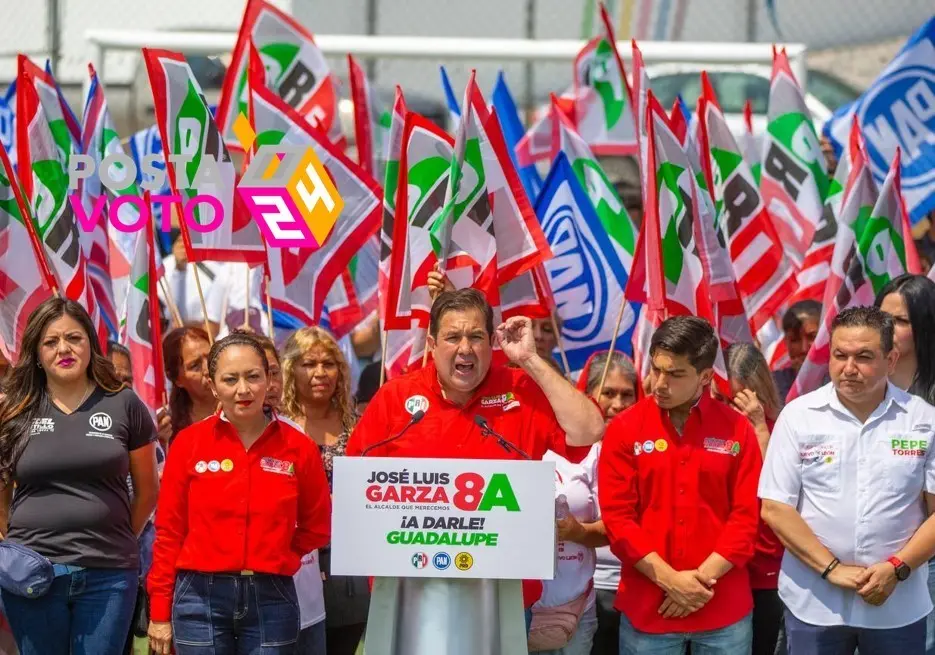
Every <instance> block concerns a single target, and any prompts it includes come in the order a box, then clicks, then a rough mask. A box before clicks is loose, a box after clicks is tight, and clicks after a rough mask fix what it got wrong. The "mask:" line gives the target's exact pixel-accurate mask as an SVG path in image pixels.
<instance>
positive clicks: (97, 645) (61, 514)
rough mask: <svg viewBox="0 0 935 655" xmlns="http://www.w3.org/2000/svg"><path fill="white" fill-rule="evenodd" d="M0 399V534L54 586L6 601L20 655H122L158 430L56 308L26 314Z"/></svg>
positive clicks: (151, 502)
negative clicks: (45, 567) (44, 569)
mask: <svg viewBox="0 0 935 655" xmlns="http://www.w3.org/2000/svg"><path fill="white" fill-rule="evenodd" d="M4 390H5V392H6V396H5V397H4V398H3V400H2V401H0V485H2V488H3V491H2V502H0V531H2V532H3V533H4V538H5V539H8V540H9V541H11V542H15V543H17V544H20V545H22V546H25V547H27V548H30V549H32V550H34V551H36V552H37V553H39V554H40V555H43V556H45V557H47V558H48V559H49V560H51V561H52V563H53V565H54V567H53V571H54V575H55V578H54V581H53V583H52V586H51V588H50V589H49V590H48V592H47V593H46V594H45V595H43V596H41V597H39V598H30V597H24V596H19V595H17V594H15V593H11V592H10V591H7V590H6V589H4V590H3V591H2V596H3V605H4V608H5V611H6V615H7V618H8V620H9V622H10V626H11V627H12V629H13V635H14V637H15V639H16V642H17V645H18V647H19V651H20V653H21V654H22V655H59V654H61V655H68V654H69V653H71V654H72V655H84V654H88V655H91V654H94V655H100V654H103V655H108V654H113V655H117V654H118V653H121V652H122V651H123V646H124V640H125V639H126V636H127V633H128V631H129V628H130V620H131V618H132V612H133V608H134V603H135V600H136V592H137V585H138V579H137V576H138V574H139V548H138V545H137V536H138V535H139V534H140V532H141V531H142V529H143V527H144V526H145V524H146V521H147V520H148V519H149V516H150V514H151V513H152V510H153V508H154V507H155V504H156V493H157V488H158V480H157V475H156V457H155V444H154V443H153V441H154V440H155V436H156V429H155V426H154V425H153V421H152V419H151V417H150V415H149V412H148V411H147V409H146V407H145V405H143V403H142V401H140V399H139V398H138V397H137V396H136V394H135V393H133V391H132V390H131V389H129V388H128V387H126V386H125V385H123V384H122V383H121V382H120V381H119V380H118V379H117V376H116V373H115V372H114V367H113V365H112V364H111V363H110V361H108V359H107V358H106V357H105V356H104V353H103V352H102V351H101V347H100V344H99V343H98V341H97V338H96V331H95V330H94V325H93V323H92V322H91V318H90V317H89V316H88V314H87V312H86V311H85V309H84V308H83V307H82V306H81V305H79V304H78V303H76V302H74V301H71V300H65V299H62V298H51V299H49V300H47V301H45V302H44V303H42V304H41V305H39V307H37V308H36V310H35V311H34V312H33V313H32V314H31V315H30V317H29V320H28V322H27V324H26V329H25V331H24V333H23V340H22V348H21V351H20V356H19V361H18V362H17V363H16V365H15V366H14V367H13V369H12V370H11V371H10V374H9V377H8V379H7V384H6V385H5V388H4ZM128 475H129V477H130V480H131V482H132V486H133V494H132V497H131V494H130V492H129V488H128V486H127V476H128ZM14 486H15V487H16V494H15V495H14V494H13V488H14ZM7 525H9V529H7Z"/></svg>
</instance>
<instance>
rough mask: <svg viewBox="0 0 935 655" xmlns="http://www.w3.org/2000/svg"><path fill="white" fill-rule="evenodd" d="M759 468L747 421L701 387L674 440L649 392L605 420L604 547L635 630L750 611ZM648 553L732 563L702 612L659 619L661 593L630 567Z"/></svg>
mask: <svg viewBox="0 0 935 655" xmlns="http://www.w3.org/2000/svg"><path fill="white" fill-rule="evenodd" d="M761 464H762V458H761V457H760V450H759V447H758V445H757V441H756V434H755V433H754V431H753V427H752V426H751V425H750V422H749V421H748V420H747V419H746V418H745V417H744V416H743V415H741V414H739V413H737V412H735V411H734V410H732V409H731V408H729V407H727V406H726V405H724V404H722V403H720V402H718V401H716V400H714V399H712V398H711V397H710V396H709V394H707V393H704V394H702V397H701V399H700V400H699V402H698V404H697V405H695V407H694V408H692V410H691V413H690V415H689V418H688V421H687V422H686V424H685V428H684V430H683V434H682V435H681V436H680V435H679V434H678V432H676V430H675V428H674V427H673V426H672V423H671V421H670V420H669V416H668V412H666V411H664V410H661V409H659V407H658V406H657V405H656V401H655V399H654V398H652V397H649V398H644V399H643V400H641V401H640V402H638V403H637V404H636V405H634V406H633V407H631V408H630V409H628V410H626V411H625V412H623V413H622V414H621V415H620V416H618V417H617V418H615V419H614V420H613V421H611V423H610V425H609V426H608V428H607V434H606V435H605V436H604V446H603V448H602V451H601V459H600V462H599V464H598V477H599V479H600V490H599V492H598V493H599V499H598V500H599V502H600V506H601V515H602V517H603V519H604V525H605V527H606V528H607V536H608V538H609V539H610V548H611V550H612V551H613V553H614V554H615V555H617V557H619V558H620V560H621V561H622V562H623V567H622V569H621V576H620V587H619V588H618V590H617V600H616V603H615V607H616V608H617V609H618V610H620V611H621V612H623V613H624V614H625V615H626V617H627V619H629V621H630V623H632V624H633V626H634V627H635V628H636V629H637V630H639V631H641V632H649V633H659V634H661V633H672V632H701V631H707V630H716V629H719V628H723V627H726V626H728V625H731V624H732V623H736V622H737V621H739V620H740V619H742V618H743V617H744V616H746V615H747V614H748V613H749V612H750V611H751V610H752V608H753V597H752V595H751V593H750V579H749V576H748V574H747V562H749V560H750V558H751V557H752V556H753V543H754V539H755V538H756V534H757V523H758V518H759V503H758V501H757V496H756V489H757V482H758V478H759V474H760V466H761ZM652 552H656V553H657V554H658V555H659V556H660V557H662V559H664V560H665V561H666V562H668V564H669V565H670V566H671V567H672V568H674V569H675V570H676V571H685V570H691V569H695V568H697V567H698V566H700V565H701V563H702V562H704V560H705V559H707V557H708V556H709V555H710V554H711V553H712V552H717V553H718V554H719V555H721V556H723V557H724V558H726V559H727V560H728V561H730V562H731V563H732V564H733V565H734V567H733V568H732V569H731V570H730V571H729V572H728V573H727V574H726V575H725V576H724V577H723V578H721V579H720V580H718V582H717V585H715V587H714V597H713V598H712V599H711V600H710V601H708V603H707V604H706V605H705V606H704V607H702V608H701V609H700V610H698V611H697V612H694V613H692V614H689V615H688V616H687V617H685V618H681V619H664V618H662V616H661V615H660V614H659V613H658V610H659V606H660V605H662V602H663V600H664V598H665V594H664V592H663V591H662V589H660V588H659V587H658V586H656V585H655V584H654V583H653V582H652V581H650V579H649V578H647V577H646V576H644V575H643V574H641V573H639V572H638V571H637V570H636V569H635V568H634V567H633V565H634V564H635V563H636V562H638V561H639V560H641V559H643V558H644V557H645V556H646V555H648V554H649V553H652Z"/></svg>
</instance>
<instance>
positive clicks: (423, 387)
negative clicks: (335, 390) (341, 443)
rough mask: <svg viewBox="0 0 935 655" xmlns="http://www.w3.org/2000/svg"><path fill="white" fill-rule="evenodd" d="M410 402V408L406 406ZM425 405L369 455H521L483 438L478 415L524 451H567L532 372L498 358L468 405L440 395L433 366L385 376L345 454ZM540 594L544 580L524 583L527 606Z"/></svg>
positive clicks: (390, 429) (389, 431)
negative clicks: (392, 377) (416, 417)
mask: <svg viewBox="0 0 935 655" xmlns="http://www.w3.org/2000/svg"><path fill="white" fill-rule="evenodd" d="M407 403H408V406H407ZM418 409H422V410H424V411H425V416H424V417H423V418H422V420H421V421H419V422H418V423H416V424H415V425H413V426H412V427H411V428H409V429H408V430H407V431H406V433H405V434H404V435H403V436H402V437H400V438H399V439H396V440H394V441H392V442H390V443H388V444H386V445H384V446H379V447H377V448H374V449H373V450H371V451H370V452H368V453H367V455H368V456H370V455H372V456H375V457H438V458H445V459H521V457H520V456H519V455H516V454H514V453H512V452H507V451H506V450H504V449H503V447H501V446H500V445H499V444H498V443H497V442H496V440H495V439H494V438H493V437H483V436H482V435H481V430H480V428H479V427H477V425H476V424H475V423H474V416H475V415H478V414H479V415H480V416H483V417H484V418H485V419H486V420H487V423H488V425H490V427H491V428H492V429H493V430H495V431H497V432H499V433H500V434H502V435H503V436H504V437H505V438H507V439H509V440H510V441H511V442H512V443H513V444H514V445H516V446H518V447H519V448H520V449H522V450H523V451H525V452H526V453H527V454H528V455H529V456H530V457H531V458H532V459H536V460H538V459H542V456H543V455H544V454H545V452H546V451H547V450H551V451H553V452H555V453H559V454H561V455H564V454H565V452H566V446H565V432H564V431H563V430H562V428H561V426H560V425H559V424H558V420H557V419H556V418H555V413H554V412H553V411H552V407H551V405H549V401H548V399H547V398H546V397H545V394H543V393H542V390H541V389H540V388H539V385H537V384H536V383H535V382H534V381H533V380H532V378H530V377H529V376H528V375H526V373H524V372H523V371H521V370H519V369H514V368H509V367H507V366H502V365H499V364H492V365H491V367H490V371H489V372H488V373H487V377H486V378H484V381H483V382H482V383H481V385H480V387H478V389H477V391H475V392H474V395H473V396H472V397H471V399H470V400H469V401H468V403H467V404H466V405H464V406H463V407H460V406H458V405H455V404H454V403H452V402H450V401H449V400H446V399H445V398H444V397H442V390H441V386H440V385H439V384H438V374H437V371H436V370H435V364H434V363H431V362H430V363H429V364H428V365H427V366H426V367H425V368H424V369H421V370H419V371H415V372H413V373H410V374H408V375H405V376H403V377H400V378H396V379H395V380H391V381H390V382H387V383H386V384H385V385H383V387H381V388H380V390H379V391H378V392H377V394H376V395H375V396H374V397H373V400H371V401H370V404H369V405H368V406H367V411H366V412H364V415H363V417H362V418H361V419H360V421H359V422H358V423H357V427H356V428H354V432H353V433H352V434H351V438H350V440H349V441H348V442H347V451H346V452H347V454H348V455H350V456H358V455H360V454H361V453H362V452H363V451H364V449H365V448H367V447H368V446H370V445H372V444H376V443H379V442H381V441H383V440H384V439H389V438H390V437H392V436H393V435H396V434H399V432H400V431H401V430H402V429H403V428H405V427H406V424H407V423H408V422H409V419H410V410H411V411H412V412H415V411H416V410H418ZM541 595H542V583H541V582H539V581H538V580H524V581H523V604H524V606H525V607H527V608H528V607H532V605H534V604H535V602H536V601H537V600H538V599H539V597H540V596H541Z"/></svg>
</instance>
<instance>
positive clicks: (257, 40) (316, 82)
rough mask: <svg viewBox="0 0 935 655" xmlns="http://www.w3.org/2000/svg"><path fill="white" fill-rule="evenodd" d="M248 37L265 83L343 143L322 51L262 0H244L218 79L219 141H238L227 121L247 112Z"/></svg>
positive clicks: (333, 87) (335, 93)
mask: <svg viewBox="0 0 935 655" xmlns="http://www.w3.org/2000/svg"><path fill="white" fill-rule="evenodd" d="M251 42H252V44H253V47H255V48H256V50H257V52H259V54H260V57H261V58H262V60H263V64H264V67H265V69H266V75H265V78H266V86H267V88H268V89H270V90H271V91H272V92H273V93H274V94H276V95H277V96H278V97H279V98H281V99H282V100H283V101H284V102H285V103H286V104H287V105H288V106H289V107H291V108H292V109H293V110H294V111H295V112H296V113H297V114H298V115H299V116H301V117H302V118H303V119H305V121H306V122H308V124H309V125H311V126H312V127H313V128H315V129H317V130H320V131H321V132H323V133H325V134H327V135H328V139H329V140H330V141H331V142H332V143H334V144H336V145H338V146H340V147H342V148H343V142H344V135H343V132H342V130H341V120H340V117H339V115H338V89H337V80H336V79H335V77H334V75H333V74H332V73H331V69H330V68H329V67H328V62H327V61H326V60H325V56H324V54H323V53H322V51H321V49H319V47H318V46H317V45H316V44H315V39H314V38H313V37H312V35H311V33H310V32H309V31H308V30H306V29H305V28H304V27H302V25H300V24H299V23H297V22H296V21H295V20H294V19H293V18H292V17H290V16H288V15H286V14H285V13H283V12H282V11H280V10H279V9H277V8H276V7H274V6H273V5H272V4H270V3H269V2H265V0H248V2H247V8H246V10H245V11H244V16H243V21H242V22H241V24H240V32H239V33H238V35H237V45H236V46H235V47H234V54H233V57H232V60H231V65H230V68H229V69H228V71H227V76H226V77H225V78H224V87H223V88H222V89H221V100H220V101H219V103H218V110H217V117H218V125H219V126H220V128H221V133H222V134H223V136H224V141H225V142H226V143H228V144H230V145H231V146H233V147H236V146H237V144H238V143H239V142H238V140H237V138H236V136H235V135H234V132H233V125H234V121H235V120H237V116H239V115H240V114H242V113H243V114H246V113H247V103H248V93H247V71H248V68H249V66H248V64H249V59H250V44H251ZM154 88H155V87H154Z"/></svg>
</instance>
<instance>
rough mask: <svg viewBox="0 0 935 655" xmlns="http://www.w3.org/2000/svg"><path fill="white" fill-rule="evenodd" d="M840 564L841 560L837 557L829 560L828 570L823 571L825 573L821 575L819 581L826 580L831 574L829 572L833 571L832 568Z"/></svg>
mask: <svg viewBox="0 0 935 655" xmlns="http://www.w3.org/2000/svg"><path fill="white" fill-rule="evenodd" d="M840 563H841V560H839V559H838V558H837V557H835V558H834V559H833V560H831V564H829V565H828V568H826V569H825V572H824V573H822V574H821V579H822V580H827V579H828V576H829V575H830V574H831V572H832V571H833V570H834V568H835V567H836V566H837V565H838V564H840Z"/></svg>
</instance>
